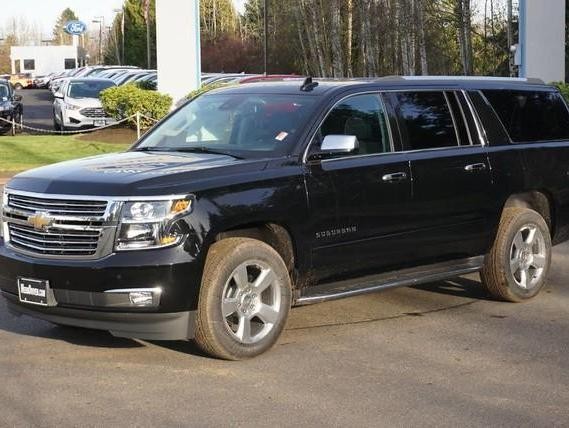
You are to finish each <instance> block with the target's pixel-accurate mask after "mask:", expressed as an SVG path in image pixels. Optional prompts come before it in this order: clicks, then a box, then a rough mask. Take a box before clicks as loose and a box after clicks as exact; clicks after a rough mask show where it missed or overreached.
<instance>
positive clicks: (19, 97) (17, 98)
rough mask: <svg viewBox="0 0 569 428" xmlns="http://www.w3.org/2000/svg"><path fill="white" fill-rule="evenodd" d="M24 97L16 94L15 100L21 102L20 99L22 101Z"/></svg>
mask: <svg viewBox="0 0 569 428" xmlns="http://www.w3.org/2000/svg"><path fill="white" fill-rule="evenodd" d="M23 98H24V97H22V96H21V95H14V98H13V100H14V101H16V102H17V103H19V102H20V101H22V99H23Z"/></svg>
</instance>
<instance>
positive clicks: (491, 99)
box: [0, 78, 569, 359]
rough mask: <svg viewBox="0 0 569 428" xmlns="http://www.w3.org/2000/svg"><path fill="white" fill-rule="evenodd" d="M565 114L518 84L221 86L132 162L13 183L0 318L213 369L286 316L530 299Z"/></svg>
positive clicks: (3, 244)
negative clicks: (323, 309) (418, 292)
mask: <svg viewBox="0 0 569 428" xmlns="http://www.w3.org/2000/svg"><path fill="white" fill-rule="evenodd" d="M568 165H569V110H568V109H567V105H566V103H565V101H564V100H563V98H562V97H561V95H560V94H559V92H558V91H557V90H556V89H555V88H553V87H550V86H546V85H544V84H543V83H540V82H537V81H534V80H525V79H492V78H487V79H459V78H456V79H453V78H430V79H420V78H383V79H377V80H374V81H357V80H356V81H354V80H351V81H312V80H311V79H306V81H288V82H272V83H258V84H250V85H242V86H239V87H231V88H225V89H219V90H215V91H212V92H209V93H207V94H205V95H202V96H200V97H198V98H196V99H194V100H193V101H191V102H189V103H186V104H185V105H183V106H182V107H181V108H179V109H177V110H176V111H175V112H173V113H172V114H171V115H170V116H168V117H167V118H166V119H165V120H163V121H162V122H161V123H160V124H158V125H157V126H156V127H155V128H154V129H152V131H150V132H149V133H148V134H147V135H145V136H144V137H143V138H142V139H141V140H140V141H139V142H138V143H137V144H135V145H134V147H132V148H131V149H130V150H129V151H128V152H126V153H122V154H112V155H103V156H99V157H92V158H88V159H84V160H78V161H71V162H66V163H62V164H58V165H53V166H47V167H44V168H39V169H36V170H32V171H28V172H25V173H23V174H20V175H18V176H16V177H15V178H13V179H12V180H11V181H10V182H9V183H8V185H7V187H6V189H5V191H4V196H3V217H2V234H3V238H1V240H0V288H1V289H2V294H3V295H4V297H5V298H6V299H7V301H8V308H9V309H10V310H11V311H13V312H14V313H16V314H27V315H31V316H35V317H39V318H42V319H45V320H48V321H51V322H53V323H57V324H68V325H74V326H80V327H87V328H94V329H103V330H109V331H110V332H111V333H112V334H114V335H116V336H120V337H134V338H141V339H148V340H179V339H192V338H194V339H195V340H196V342H197V343H198V345H199V346H200V347H201V348H202V349H203V350H205V351H206V352H208V353H209V354H211V355H214V356H217V357H220V358H226V359H242V358H247V357H252V356H255V355H258V354H260V353H262V352H264V351H266V350H267V349H269V348H270V347H271V346H272V345H273V344H274V343H275V341H276V340H277V338H278V336H279V334H280V333H281V331H282V329H283V327H284V325H285V322H286V319H287V316H288V313H289V309H290V308H291V306H294V305H305V304H310V303H316V302H322V301H326V300H330V299H337V298H341V297H346V296H353V295H356V294H362V293H368V292H373V291H377V290H382V289H385V288H389V287H396V286H406V285H413V284H418V283H424V282H429V281H435V280H442V279H447V278H451V277H455V276H458V275H463V274H466V273H471V272H480V274H481V278H482V282H481V286H482V287H484V288H485V289H486V290H487V291H488V292H489V293H490V294H491V295H492V296H494V297H495V298H497V299H501V300H505V301H510V302H520V301H524V300H527V299H529V298H531V297H534V296H535V295H537V294H538V292H539V291H540V290H541V289H543V287H544V286H545V283H546V278H547V274H548V270H549V266H550V262H551V247H552V244H557V243H560V242H563V241H565V240H567V238H568V236H569V235H568V233H569V176H568V172H567V171H568V167H567V166H568Z"/></svg>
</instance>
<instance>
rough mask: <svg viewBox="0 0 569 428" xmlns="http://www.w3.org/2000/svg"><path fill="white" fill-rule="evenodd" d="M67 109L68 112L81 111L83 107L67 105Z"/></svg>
mask: <svg viewBox="0 0 569 428" xmlns="http://www.w3.org/2000/svg"><path fill="white" fill-rule="evenodd" d="M65 108H66V109H68V110H80V109H81V106H76V105H75V104H69V103H65Z"/></svg>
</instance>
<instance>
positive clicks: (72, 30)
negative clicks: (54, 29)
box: [63, 21, 87, 36]
mask: <svg viewBox="0 0 569 428" xmlns="http://www.w3.org/2000/svg"><path fill="white" fill-rule="evenodd" d="M63 31H65V32H66V33H67V34H71V35H72V36H79V35H81V34H83V33H84V32H85V31H87V25H85V23H84V22H81V21H69V22H68V23H67V24H65V27H63Z"/></svg>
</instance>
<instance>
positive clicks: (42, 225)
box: [2, 190, 120, 259]
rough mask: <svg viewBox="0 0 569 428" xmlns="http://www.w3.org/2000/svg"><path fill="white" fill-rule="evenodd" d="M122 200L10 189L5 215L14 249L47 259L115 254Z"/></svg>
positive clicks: (4, 208) (5, 227)
mask: <svg viewBox="0 0 569 428" xmlns="http://www.w3.org/2000/svg"><path fill="white" fill-rule="evenodd" d="M119 208H120V203H117V202H116V201H107V200H105V199H97V198H89V197H87V198H83V197H77V196H76V197H73V196H69V197H68V196H67V195H57V196H56V195H53V196H51V195H48V194H36V193H28V192H16V191H10V190H8V191H7V193H6V194H5V196H4V206H3V212H2V217H3V220H4V222H5V226H4V232H5V235H4V236H5V239H6V242H7V244H8V245H9V246H11V247H12V248H13V249H14V250H16V251H20V252H23V253H26V254H31V255H35V256H38V257H47V258H50V257H51V258H54V257H55V258H57V257H60V258H61V257H63V258H79V259H81V258H84V259H85V258H90V259H94V258H100V257H103V256H105V255H108V254H110V253H112V251H113V244H114V236H115V232H116V225H117V222H116V214H117V212H118V210H119Z"/></svg>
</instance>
